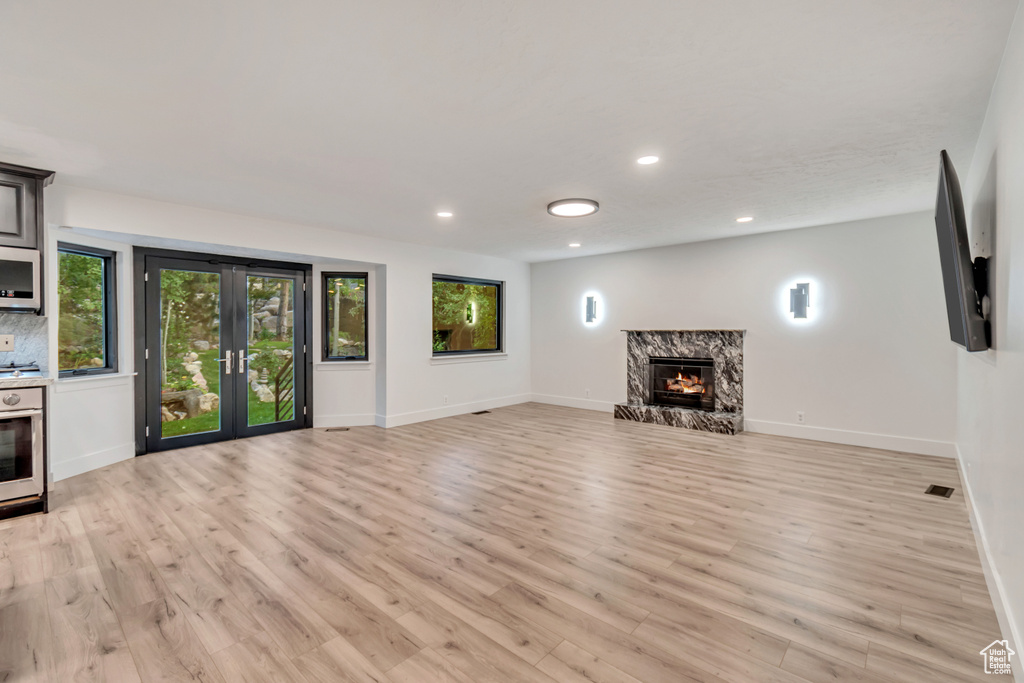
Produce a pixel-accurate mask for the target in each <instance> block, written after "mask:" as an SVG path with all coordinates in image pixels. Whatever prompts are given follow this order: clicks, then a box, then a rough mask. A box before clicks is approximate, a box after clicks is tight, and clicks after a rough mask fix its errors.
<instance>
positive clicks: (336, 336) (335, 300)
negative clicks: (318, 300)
mask: <svg viewBox="0 0 1024 683" xmlns="http://www.w3.org/2000/svg"><path fill="white" fill-rule="evenodd" d="M323 284H324V289H323V297H324V348H323V359H324V360H325V361H327V360H368V359H369V356H368V355H367V352H366V339H367V325H366V273H324V280H323Z"/></svg>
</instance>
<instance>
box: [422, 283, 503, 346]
mask: <svg viewBox="0 0 1024 683" xmlns="http://www.w3.org/2000/svg"><path fill="white" fill-rule="evenodd" d="M501 287H502V283H500V282H493V281H490V280H471V279H468V278H457V277H452V276H443V275H435V276H434V291H433V294H434V297H433V308H434V338H433V352H434V354H435V355H443V354H446V353H480V352H495V351H500V350H501V322H502V321H501Z"/></svg>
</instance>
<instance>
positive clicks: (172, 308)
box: [159, 269, 226, 438]
mask: <svg viewBox="0 0 1024 683" xmlns="http://www.w3.org/2000/svg"><path fill="white" fill-rule="evenodd" d="M220 297H221V281H220V274H219V273H204V272H196V271H190V270H171V269H164V270H161V271H160V351H159V353H160V376H161V384H160V433H161V435H162V436H163V437H165V438H166V437H173V436H184V435H186V434H199V433H201V432H216V431H219V430H220V428H221V411H220V402H221V367H220V366H221V365H222V363H221V362H219V360H218V359H220V358H224V357H226V356H225V353H226V350H225V352H222V351H221V337H220V323H221V321H220Z"/></svg>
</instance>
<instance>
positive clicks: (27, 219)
mask: <svg viewBox="0 0 1024 683" xmlns="http://www.w3.org/2000/svg"><path fill="white" fill-rule="evenodd" d="M51 182H53V171H43V170H41V169H38V168H28V167H27V166H16V165H14V164H5V163H0V246H5V247H27V248H28V249H38V248H40V247H41V246H42V245H41V244H40V239H41V237H42V234H43V188H44V187H46V186H47V185H49V184H50V183H51Z"/></svg>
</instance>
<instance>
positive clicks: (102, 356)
mask: <svg viewBox="0 0 1024 683" xmlns="http://www.w3.org/2000/svg"><path fill="white" fill-rule="evenodd" d="M57 308H58V311H57V315H58V319H57V320H58V322H57V341H58V349H57V365H58V370H59V372H60V374H61V375H64V376H70V375H90V374H98V373H105V372H116V371H117V353H116V348H115V331H114V252H112V251H107V250H104V249H93V248H90V247H81V246H77V245H70V244H59V245H58V246H57Z"/></svg>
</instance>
